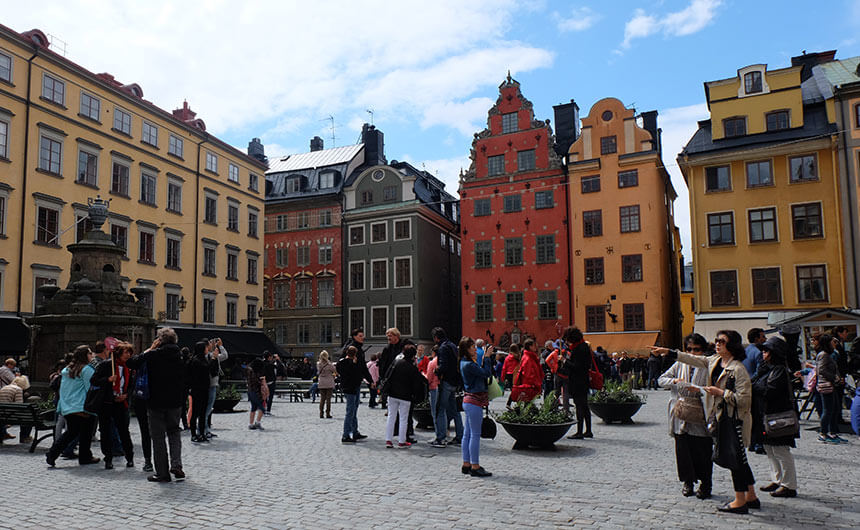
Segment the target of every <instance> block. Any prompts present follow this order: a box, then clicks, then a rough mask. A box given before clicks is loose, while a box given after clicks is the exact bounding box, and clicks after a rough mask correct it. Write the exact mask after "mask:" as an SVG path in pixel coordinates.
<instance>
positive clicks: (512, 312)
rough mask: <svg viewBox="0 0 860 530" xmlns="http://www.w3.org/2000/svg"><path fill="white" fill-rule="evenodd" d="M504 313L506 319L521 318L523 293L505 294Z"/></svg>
mask: <svg viewBox="0 0 860 530" xmlns="http://www.w3.org/2000/svg"><path fill="white" fill-rule="evenodd" d="M505 313H506V315H505V316H506V319H507V320H523V316H524V315H523V293H521V292H515V293H507V294H505Z"/></svg>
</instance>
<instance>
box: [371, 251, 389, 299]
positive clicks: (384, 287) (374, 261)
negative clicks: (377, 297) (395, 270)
mask: <svg viewBox="0 0 860 530" xmlns="http://www.w3.org/2000/svg"><path fill="white" fill-rule="evenodd" d="M374 263H385V285H384V286H382V287H374V286H373V264H374ZM387 289H388V258H380V259H372V260H370V290H371V291H384V290H387Z"/></svg>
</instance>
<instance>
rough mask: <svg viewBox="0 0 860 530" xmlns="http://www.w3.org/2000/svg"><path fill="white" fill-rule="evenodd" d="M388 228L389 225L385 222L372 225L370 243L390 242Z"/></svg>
mask: <svg viewBox="0 0 860 530" xmlns="http://www.w3.org/2000/svg"><path fill="white" fill-rule="evenodd" d="M387 227H388V223H385V222H382V223H372V224H371V225H370V242H371V243H385V242H386V241H387V240H388V234H387V230H386V228H387Z"/></svg>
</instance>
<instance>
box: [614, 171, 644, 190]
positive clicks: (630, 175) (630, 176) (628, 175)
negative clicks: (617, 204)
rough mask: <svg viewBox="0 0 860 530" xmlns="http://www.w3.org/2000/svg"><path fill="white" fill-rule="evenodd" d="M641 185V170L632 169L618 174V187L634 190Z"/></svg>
mask: <svg viewBox="0 0 860 530" xmlns="http://www.w3.org/2000/svg"><path fill="white" fill-rule="evenodd" d="M638 185H639V170H637V169H631V170H630V171H619V172H618V187H619V188H632V187H634V186H638Z"/></svg>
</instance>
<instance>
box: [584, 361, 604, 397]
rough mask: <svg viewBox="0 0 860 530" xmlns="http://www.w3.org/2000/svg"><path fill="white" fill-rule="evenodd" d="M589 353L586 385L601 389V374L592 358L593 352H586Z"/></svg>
mask: <svg viewBox="0 0 860 530" xmlns="http://www.w3.org/2000/svg"><path fill="white" fill-rule="evenodd" d="M588 354H589V355H591V367H592V369H591V370H589V371H588V386H589V387H591V388H592V389H594V390H603V374H602V373H600V370H598V369H597V362H596V361H595V360H594V353H592V352H588Z"/></svg>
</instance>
